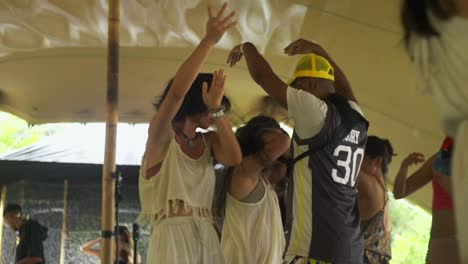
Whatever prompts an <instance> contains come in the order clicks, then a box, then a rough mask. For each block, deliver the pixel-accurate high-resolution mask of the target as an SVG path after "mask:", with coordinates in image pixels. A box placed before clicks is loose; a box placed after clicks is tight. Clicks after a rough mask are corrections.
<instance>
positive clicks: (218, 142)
mask: <svg viewBox="0 0 468 264" xmlns="http://www.w3.org/2000/svg"><path fill="white" fill-rule="evenodd" d="M215 125H216V127H217V132H210V133H208V136H209V137H210V138H211V140H210V141H211V146H212V148H213V153H214V156H215V158H216V160H217V161H219V162H220V163H221V164H224V165H227V166H235V165H238V164H239V163H240V162H241V160H242V152H241V149H240V147H239V142H238V141H237V139H236V136H235V135H234V133H233V132H232V127H231V125H230V124H229V121H228V120H226V119H225V118H224V117H218V118H216V120H215Z"/></svg>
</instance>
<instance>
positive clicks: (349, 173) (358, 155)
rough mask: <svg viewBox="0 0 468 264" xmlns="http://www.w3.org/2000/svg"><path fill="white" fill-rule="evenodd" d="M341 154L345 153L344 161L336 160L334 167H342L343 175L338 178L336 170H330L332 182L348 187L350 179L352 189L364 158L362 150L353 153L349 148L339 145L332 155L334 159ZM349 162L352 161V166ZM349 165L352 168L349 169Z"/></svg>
mask: <svg viewBox="0 0 468 264" xmlns="http://www.w3.org/2000/svg"><path fill="white" fill-rule="evenodd" d="M341 152H345V153H346V159H345V160H338V162H337V164H336V165H338V166H340V167H343V168H344V169H345V175H344V176H341V177H340V176H338V170H337V169H333V170H332V177H333V180H334V181H335V182H338V183H341V184H345V185H348V184H349V180H350V178H351V187H354V185H355V184H356V179H357V175H358V174H359V169H360V168H361V163H362V160H363V158H364V149H362V148H358V149H356V151H354V153H353V150H352V149H351V147H350V146H343V145H339V146H338V147H336V149H335V152H334V153H333V155H334V156H335V157H339V156H340V153H341ZM351 159H352V160H351ZM358 159H359V164H357V163H358V161H357V160H358ZM351 161H352V164H351ZM351 165H352V168H351ZM356 165H357V166H356Z"/></svg>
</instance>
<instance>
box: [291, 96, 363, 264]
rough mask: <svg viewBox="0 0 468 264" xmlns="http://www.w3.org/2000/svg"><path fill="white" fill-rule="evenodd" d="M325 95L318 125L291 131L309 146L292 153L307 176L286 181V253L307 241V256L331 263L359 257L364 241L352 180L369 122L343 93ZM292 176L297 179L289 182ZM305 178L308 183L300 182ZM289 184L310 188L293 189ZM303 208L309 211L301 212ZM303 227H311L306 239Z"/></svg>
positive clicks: (358, 260) (298, 142)
mask: <svg viewBox="0 0 468 264" xmlns="http://www.w3.org/2000/svg"><path fill="white" fill-rule="evenodd" d="M324 101H325V102H326V104H327V108H328V110H327V114H326V117H325V122H324V126H323V127H322V129H321V131H320V132H319V133H318V134H317V135H315V136H313V137H312V138H309V139H301V138H299V137H298V136H297V134H295V135H294V141H295V145H296V146H297V147H302V148H304V146H307V147H308V151H305V152H304V153H302V155H300V157H298V156H297V155H295V158H296V161H298V160H300V159H302V158H304V157H305V158H304V159H303V160H302V162H307V163H306V164H305V165H306V166H307V167H308V169H310V172H311V173H310V174H307V175H310V177H311V179H305V180H304V179H300V178H299V177H291V179H290V183H289V185H288V186H289V189H288V197H289V201H288V204H289V207H288V214H289V215H288V219H287V226H288V253H289V254H291V252H294V250H293V248H294V247H295V244H299V243H302V249H301V254H305V253H304V252H305V250H304V244H307V246H308V247H309V248H308V256H306V257H309V258H314V259H317V260H322V261H327V262H332V263H362V260H363V251H364V242H363V237H362V233H361V229H360V214H359V209H358V205H357V183H358V175H359V170H360V167H361V163H362V161H363V158H364V148H365V144H366V140H367V128H368V122H367V121H366V120H365V119H364V117H363V116H362V115H361V114H360V113H358V112H357V111H356V110H354V109H353V108H352V107H351V106H350V104H349V102H348V101H347V100H346V99H345V98H344V97H341V96H339V95H333V96H331V97H329V98H327V99H326V100H324ZM295 153H296V152H295ZM296 154H297V153H296ZM301 156H302V157H301ZM296 169H300V168H299V167H298V162H297V163H296V164H295V165H294V167H293V170H296ZM302 170H303V169H302ZM295 176H297V174H295ZM295 180H300V181H301V183H297V182H296V183H294V181H295ZM304 182H305V183H308V185H306V186H305V187H304V184H303V183H304ZM294 186H296V188H298V189H304V188H310V189H311V190H294ZM294 192H296V193H294ZM299 193H300V194H299ZM309 196H310V197H309ZM293 197H294V199H293ZM293 200H294V203H293ZM291 206H295V207H296V208H295V210H294V212H295V214H297V215H292V212H293V210H292V209H291ZM309 206H310V207H311V208H310V207H309ZM307 207H309V208H307ZM303 211H309V212H311V213H308V214H306V215H304V214H303ZM308 217H310V218H311V219H307V218H308ZM304 223H306V225H310V226H304ZM293 227H294V228H293ZM304 232H310V233H311V234H310V236H308V237H307V240H310V241H304V237H305V236H304V234H303V233H304ZM291 233H295V234H294V235H293V237H294V238H293V240H295V241H292V240H291ZM296 246H297V245H296ZM298 248H301V247H300V246H298ZM293 254H294V253H293Z"/></svg>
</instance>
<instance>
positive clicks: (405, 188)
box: [393, 153, 435, 199]
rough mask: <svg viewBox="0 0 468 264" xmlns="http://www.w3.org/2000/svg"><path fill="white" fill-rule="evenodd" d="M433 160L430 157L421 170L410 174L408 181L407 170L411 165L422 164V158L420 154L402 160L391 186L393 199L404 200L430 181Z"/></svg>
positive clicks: (413, 154)
mask: <svg viewBox="0 0 468 264" xmlns="http://www.w3.org/2000/svg"><path fill="white" fill-rule="evenodd" d="M434 158H435V156H432V157H431V158H430V159H429V160H427V161H426V162H425V163H424V164H423V165H422V166H421V168H419V169H418V170H417V171H416V172H415V173H413V174H411V176H410V177H409V178H408V179H407V178H406V176H407V175H408V168H409V167H410V166H412V165H415V164H418V163H421V162H423V161H424V156H423V155H422V154H420V153H412V154H410V155H409V156H408V157H407V158H406V159H405V160H403V162H402V164H401V167H400V171H399V172H398V174H397V176H396V179H395V183H394V185H393V194H394V196H395V199H401V198H405V197H407V196H408V195H410V194H412V193H413V192H415V191H417V190H419V189H421V188H422V187H423V186H424V185H426V184H427V183H429V182H430V181H431V179H432V176H433V169H432V163H433V160H434Z"/></svg>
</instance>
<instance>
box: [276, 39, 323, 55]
mask: <svg viewBox="0 0 468 264" xmlns="http://www.w3.org/2000/svg"><path fill="white" fill-rule="evenodd" d="M321 49H322V47H320V45H318V44H317V43H314V42H311V41H308V40H305V39H302V38H301V39H298V40H296V41H293V42H292V43H291V44H289V45H288V46H287V47H286V48H284V53H286V54H288V55H289V56H293V55H298V54H307V53H318V52H319V51H320V50H321Z"/></svg>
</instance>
